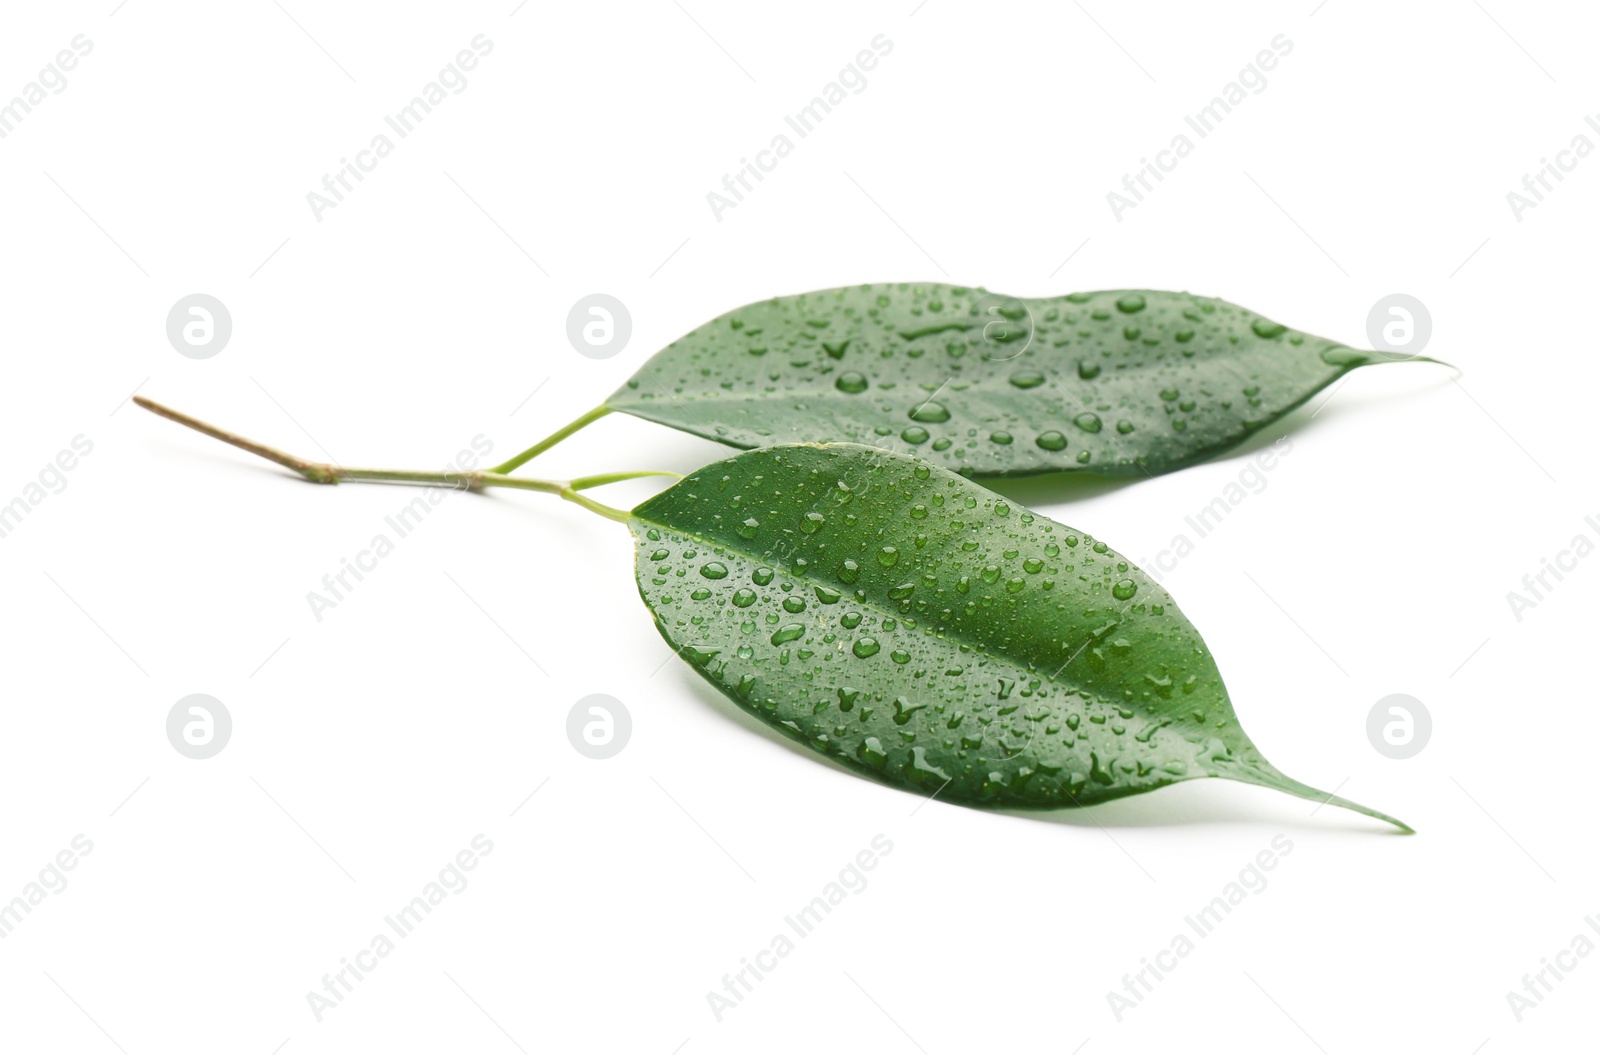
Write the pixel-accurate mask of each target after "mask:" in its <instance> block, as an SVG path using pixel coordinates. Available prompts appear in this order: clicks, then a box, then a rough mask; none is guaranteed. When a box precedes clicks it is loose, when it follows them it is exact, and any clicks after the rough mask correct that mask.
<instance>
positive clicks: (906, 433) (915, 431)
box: [900, 425, 928, 443]
mask: <svg viewBox="0 0 1600 1055" xmlns="http://www.w3.org/2000/svg"><path fill="white" fill-rule="evenodd" d="M900 438H901V439H903V440H905V441H906V442H907V443H927V442H928V430H927V429H925V428H923V427H922V426H921V425H912V426H910V427H909V428H907V429H905V430H903V431H902V432H901V433H900Z"/></svg>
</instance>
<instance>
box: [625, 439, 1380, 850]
mask: <svg viewBox="0 0 1600 1055" xmlns="http://www.w3.org/2000/svg"><path fill="white" fill-rule="evenodd" d="M629 526H630V527H631V529H632V530H633V532H634V534H635V536H636V538H637V541H638V554H637V575H638V580H639V590H640V594H641V595H642V597H643V598H644V601H645V604H646V605H647V606H649V608H650V609H651V611H652V612H653V613H654V614H655V616H656V622H657V626H658V627H659V628H660V630H661V633H662V635H663V636H664V637H665V638H666V639H667V641H668V643H669V644H671V645H672V647H673V648H674V649H675V650H676V651H677V652H678V654H679V655H680V656H682V657H683V658H684V659H685V660H686V661H687V662H689V663H690V664H691V665H692V666H693V667H694V668H695V670H696V671H698V672H699V673H700V675H701V676H702V677H704V678H705V679H706V680H708V681H710V682H711V683H712V684H713V685H715V686H716V687H717V688H718V689H719V690H721V691H722V692H723V693H724V694H726V695H727V696H728V697H729V698H731V699H732V700H733V701H734V702H735V703H737V704H738V705H739V706H740V707H742V708H743V709H745V710H746V711H748V712H749V713H751V714H753V715H755V716H757V717H758V718H760V719H761V720H762V721H763V722H766V723H767V724H768V725H771V726H772V727H773V728H775V729H777V730H779V731H780V732H783V733H784V734H786V735H788V736H790V737H792V738H793V739H795V740H798V741H799V742H800V743H802V744H805V745H806V746H807V747H810V748H811V749H813V750H815V751H818V752H820V753H822V754H825V755H827V756H829V757H831V758H834V759H837V760H838V761H840V762H842V763H843V764H844V765H846V766H848V767H850V768H852V769H854V770H855V771H857V772H859V773H861V774H863V775H866V776H869V777H873V778H875V779H877V780H881V781H883V782H884V783H887V784H890V785H893V786H895V787H900V788H904V789H907V790H909V791H914V792H916V793H918V794H922V795H930V794H932V793H933V792H934V791H936V790H938V791H939V797H940V798H941V799H943V800H947V801H952V802H959V803H964V804H967V805H971V806H984V807H994V808H1013V809H1015V808H1022V809H1045V808H1053V807H1062V806H1079V805H1089V804H1091V803H1096V802H1103V801H1105V800H1108V799H1114V798H1118V797H1120V796H1124V795H1132V794H1137V793H1139V792H1143V791H1150V790H1152V789H1154V788H1159V787H1162V786H1164V785H1167V784H1173V783H1176V782H1178V781H1182V780H1192V779H1195V778H1198V777H1225V778H1228V779H1232V780H1239V781H1244V782H1246V783H1250V784H1260V785H1264V786H1266V787H1271V788H1277V789H1279V790H1282V791H1286V792H1288V793H1290V794H1293V795H1299V796H1302V797H1305V798H1310V799H1314V800H1317V801H1330V802H1333V803H1336V804H1338V805H1342V806H1347V807H1349V808H1351V809H1355V810H1359V811H1361V812H1363V813H1367V814H1370V815H1372V816H1374V817H1379V818H1382V819H1384V820H1387V821H1390V822H1391V823H1393V824H1395V825H1397V826H1399V827H1401V828H1405V826H1404V825H1403V824H1401V823H1400V822H1399V821H1397V820H1394V819H1393V818H1391V817H1387V816H1385V815H1384V814H1381V813H1377V812H1375V811H1373V810H1369V809H1366V808H1365V807H1362V806H1358V805H1355V804H1354V803H1350V802H1346V801H1344V800H1342V799H1338V798H1333V797H1331V796H1325V795H1324V794H1323V793H1321V792H1318V791H1316V790H1314V789H1312V788H1309V787H1307V786H1306V785H1304V784H1301V783H1299V782H1298V781H1295V780H1292V779H1290V778H1289V777H1287V776H1284V775H1283V774H1282V773H1280V772H1279V771H1278V770H1277V769H1275V768H1274V767H1273V766H1272V765H1270V764H1269V763H1268V762H1267V761H1266V759H1265V758H1263V757H1262V755H1261V753H1260V752H1259V751H1258V750H1257V749H1256V748H1255V746H1254V745H1252V744H1251V742H1250V740H1249V738H1248V737H1246V736H1245V734H1244V731H1243V729H1241V728H1240V726H1239V721H1238V719H1237V717H1235V715H1234V712H1233V707H1232V704H1231V703H1230V702H1229V699H1228V693H1227V689H1226V688H1225V687H1224V685H1223V682H1222V677H1221V675H1220V674H1219V673H1218V671H1217V667H1216V664H1215V662H1214V661H1213V660H1212V657H1211V654H1210V652H1209V650H1208V649H1207V648H1206V646H1205V642H1204V641H1203V640H1202V639H1201V637H1200V635H1199V633H1198V632H1197V631H1196V630H1195V628H1194V627H1193V626H1192V625H1190V623H1189V621H1188V620H1187V619H1186V618H1184V616H1183V613H1181V612H1180V611H1178V608H1177V606H1176V605H1175V604H1173V602H1172V598H1171V597H1170V596H1168V594H1167V592H1166V591H1165V590H1163V589H1162V588H1161V587H1160V586H1159V585H1158V584H1157V583H1156V582H1155V581H1154V580H1152V579H1151V578H1150V577H1149V576H1147V575H1145V574H1144V573H1143V572H1141V571H1140V570H1139V569H1137V568H1135V567H1133V566H1132V565H1131V564H1129V563H1128V561H1127V560H1126V559H1125V558H1124V557H1122V556H1120V555H1119V554H1117V553H1116V552H1115V551H1113V550H1111V549H1109V548H1108V547H1107V546H1106V545H1105V543H1103V542H1101V541H1099V540H1096V539H1094V538H1092V537H1090V536H1089V535H1086V534H1084V533H1083V532H1079V531H1074V530H1073V529H1071V528H1069V527H1066V526H1064V525H1062V524H1057V523H1055V522H1054V521H1051V520H1049V519H1047V518H1045V517H1043V516H1039V515H1038V514H1035V513H1030V512H1029V511H1028V510H1026V509H1024V508H1021V507H1020V506H1016V505H1014V504H1012V503H1009V502H1007V501H1006V500H1005V499H1003V498H1002V497H1000V496H999V495H996V494H994V493H993V492H991V491H988V490H987V489H985V488H983V487H981V486H979V485H977V484H975V483H973V482H971V481H970V480H967V479H965V478H964V477H961V476H959V475H956V474H954V473H950V472H947V471H945V470H943V469H939V468H937V467H933V466H930V465H928V464H926V463H925V462H923V461H920V460H918V459H916V458H914V457H909V456H905V455H900V454H895V453H892V452H887V451H882V450H878V449H876V448H871V447H865V446H860V445H855V444H836V445H829V446H818V445H801V446H780V447H770V448H765V449H762V450H756V451H751V452H747V453H743V454H740V455H737V456H735V457H733V458H729V459H727V460H725V461H721V462H718V463H716V464H713V465H710V466H707V467H706V468H704V469H702V470H700V471H699V472H697V473H695V474H693V475H692V476H689V477H687V478H685V479H684V480H682V481H681V482H679V483H677V484H675V485H674V486H672V487H671V488H669V489H668V490H666V491H664V492H662V493H661V494H659V495H657V496H656V497H654V498H651V499H650V500H648V501H646V502H645V503H643V504H642V505H640V506H639V507H638V508H636V509H635V510H634V511H633V519H632V520H631V521H630V522H629ZM940 789H942V790H940ZM1406 830H1409V829H1406Z"/></svg>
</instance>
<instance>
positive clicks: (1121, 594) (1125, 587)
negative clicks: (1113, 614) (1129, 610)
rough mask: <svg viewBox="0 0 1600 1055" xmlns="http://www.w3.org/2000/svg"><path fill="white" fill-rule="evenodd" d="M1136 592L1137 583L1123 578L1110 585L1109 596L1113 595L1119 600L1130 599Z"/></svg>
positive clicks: (1137, 590) (1137, 589)
mask: <svg viewBox="0 0 1600 1055" xmlns="http://www.w3.org/2000/svg"><path fill="white" fill-rule="evenodd" d="M1138 592H1139V584H1138V583H1136V582H1134V581H1133V580H1132V579H1123V580H1121V581H1119V582H1118V583H1117V584H1116V585H1115V586H1113V587H1111V596H1113V597H1115V598H1116V599H1117V600H1119V601H1127V600H1130V599H1132V597H1133V595H1134V594H1136V593H1138Z"/></svg>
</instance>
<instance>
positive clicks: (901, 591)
mask: <svg viewBox="0 0 1600 1055" xmlns="http://www.w3.org/2000/svg"><path fill="white" fill-rule="evenodd" d="M916 589H917V584H916V583H914V582H903V583H901V584H900V585H899V586H891V587H889V600H891V601H903V600H905V599H906V598H907V597H910V596H911V595H912V594H913V593H915V592H916Z"/></svg>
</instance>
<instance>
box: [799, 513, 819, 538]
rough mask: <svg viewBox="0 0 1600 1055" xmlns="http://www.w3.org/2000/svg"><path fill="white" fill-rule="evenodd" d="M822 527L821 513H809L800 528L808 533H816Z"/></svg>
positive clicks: (801, 522)
mask: <svg viewBox="0 0 1600 1055" xmlns="http://www.w3.org/2000/svg"><path fill="white" fill-rule="evenodd" d="M820 527H822V514H821V513H814V512H813V513H807V514H806V515H805V519H804V520H802V521H800V530H801V531H804V532H805V533H806V534H807V535H815V534H816V533H817V529H819V528H820Z"/></svg>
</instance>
